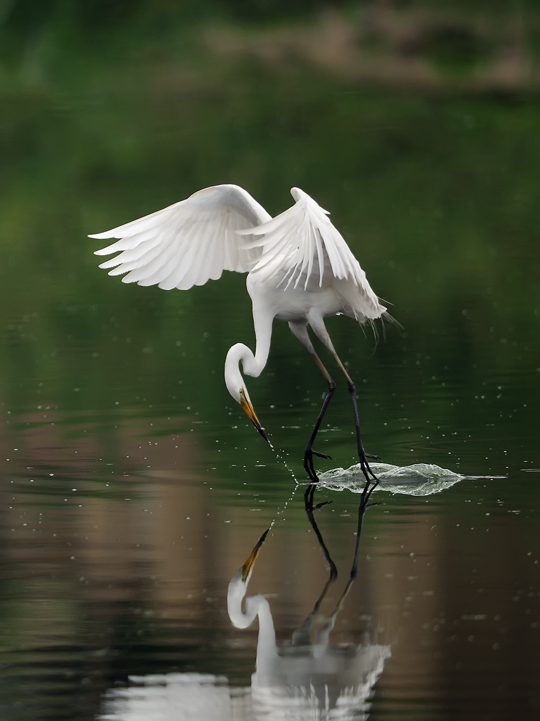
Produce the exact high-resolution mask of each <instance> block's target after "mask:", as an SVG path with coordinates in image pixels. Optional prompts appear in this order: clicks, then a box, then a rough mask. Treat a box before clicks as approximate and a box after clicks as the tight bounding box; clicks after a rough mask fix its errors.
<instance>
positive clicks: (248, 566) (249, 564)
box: [242, 528, 270, 583]
mask: <svg viewBox="0 0 540 721" xmlns="http://www.w3.org/2000/svg"><path fill="white" fill-rule="evenodd" d="M269 530H270V529H269V528H267V529H266V531H265V532H264V533H263V534H262V536H261V537H260V538H259V540H258V541H257V545H256V546H255V548H254V549H253V551H251V553H250V555H249V558H248V559H247V561H246V562H245V563H244V565H243V566H242V582H243V583H246V581H247V579H248V576H249V574H250V573H251V571H252V569H253V566H254V565H255V561H256V560H257V556H258V555H259V553H260V551H261V546H262V545H263V543H264V541H265V539H266V536H267V535H268V531H269Z"/></svg>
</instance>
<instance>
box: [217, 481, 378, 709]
mask: <svg viewBox="0 0 540 721" xmlns="http://www.w3.org/2000/svg"><path fill="white" fill-rule="evenodd" d="M375 486H376V483H372V484H366V487H365V489H364V492H363V494H362V496H361V501H360V506H359V509H358V529H357V531H358V532H357V536H356V544H355V550H354V560H353V563H352V568H351V572H350V576H349V580H348V582H347V585H346V586H345V589H344V591H343V593H342V595H341V597H340V598H339V600H338V602H337V604H336V606H335V609H334V611H333V613H332V614H331V615H330V616H329V618H328V620H327V621H326V623H325V624H324V625H323V626H322V628H320V630H319V631H318V632H315V631H314V622H315V619H316V617H317V614H318V612H319V609H320V606H321V604H322V602H323V600H324V598H325V596H326V595H327V593H328V589H329V588H330V586H331V585H332V584H333V583H334V582H335V581H336V579H337V569H336V566H335V564H334V562H333V560H332V558H331V556H330V553H329V551H328V548H327V546H326V544H325V542H324V539H323V537H322V534H321V532H320V530H319V528H318V526H317V523H316V521H315V516H314V512H315V511H317V510H318V509H319V508H320V507H322V506H323V505H325V503H323V504H318V505H314V503H313V498H314V493H315V488H316V485H315V484H311V485H310V486H308V488H307V490H306V493H305V496H304V500H305V508H306V514H307V516H308V519H309V521H310V524H311V526H312V528H313V530H314V531H315V534H316V536H317V539H318V542H319V544H320V546H321V549H322V551H323V553H324V556H325V558H326V560H327V562H328V564H329V568H330V572H329V578H328V581H327V582H326V584H325V586H324V589H323V591H322V593H321V594H320V596H319V598H318V599H317V601H316V602H315V605H314V607H313V610H312V611H311V613H310V614H309V615H308V616H307V618H306V620H305V621H304V623H303V624H302V625H301V626H300V627H299V628H298V629H297V630H296V631H295V632H294V634H293V636H292V641H291V642H290V643H289V644H285V645H281V646H279V647H278V645H277V644H276V634H275V629H274V623H273V619H272V612H271V609H270V605H269V603H268V601H267V600H266V598H265V597H264V596H262V595H256V596H248V598H247V599H246V601H245V609H244V610H242V601H243V599H244V596H245V595H246V592H247V587H248V584H249V579H250V577H251V574H252V572H253V567H254V564H255V561H256V560H257V557H258V555H259V552H260V550H261V547H262V544H263V543H264V540H265V538H266V533H267V532H265V533H264V534H263V536H262V537H261V538H260V539H259V541H258V543H257V545H256V546H255V548H254V549H253V551H252V553H251V555H250V556H249V558H248V559H247V561H246V562H245V564H244V565H243V566H242V568H241V569H240V571H239V572H238V573H237V574H236V576H234V578H233V579H232V580H231V582H230V584H229V591H228V597H227V607H228V611H229V616H230V619H231V621H232V622H233V624H234V625H235V626H236V627H237V628H247V627H248V626H250V625H251V624H252V623H253V621H254V620H255V618H257V617H258V620H259V637H258V642H257V660H256V670H255V673H254V674H253V676H252V683H251V691H252V702H253V712H254V716H255V718H256V719H261V720H262V719H268V721H270V720H271V719H280V721H282V720H283V719H290V720H291V721H293V720H294V721H297V720H298V721H304V719H305V720H306V721H307V719H310V720H312V719H313V721H315V719H317V720H318V719H321V720H323V719H335V718H339V719H349V720H351V721H352V719H365V718H367V711H368V708H369V703H368V699H369V697H370V695H371V691H372V689H373V686H374V684H375V682H376V681H377V679H378V677H379V676H380V674H381V672H382V670H383V667H384V662H385V659H386V658H387V657H388V656H389V655H390V647H389V646H382V645H378V644H372V643H368V642H366V643H362V644H348V645H343V644H342V645H334V646H333V645H331V643H330V634H331V631H332V629H333V628H334V625H335V623H336V619H337V617H338V614H339V612H340V610H341V608H342V607H343V604H344V602H345V599H346V597H347V595H348V593H349V591H350V589H351V586H352V584H353V582H354V581H355V579H356V576H357V571H358V553H359V547H360V538H361V532H362V526H363V521H364V515H365V513H366V511H367V509H368V508H369V507H370V505H371V504H370V502H369V501H370V497H371V493H372V491H373V489H374V488H375Z"/></svg>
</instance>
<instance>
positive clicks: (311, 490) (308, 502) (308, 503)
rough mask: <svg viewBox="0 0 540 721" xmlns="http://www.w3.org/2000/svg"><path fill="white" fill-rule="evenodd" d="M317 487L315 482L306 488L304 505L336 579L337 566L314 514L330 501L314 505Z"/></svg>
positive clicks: (331, 574) (331, 577)
mask: <svg viewBox="0 0 540 721" xmlns="http://www.w3.org/2000/svg"><path fill="white" fill-rule="evenodd" d="M315 489H316V486H315V485H313V484H310V485H309V486H308V487H307V488H306V492H305V493H304V506H305V509H306V515H307V517H308V521H309V523H310V525H311V527H312V528H313V530H314V531H315V535H316V536H317V541H318V542H319V546H320V547H321V550H322V552H323V554H324V557H325V559H326V562H327V563H328V565H329V566H330V579H331V580H334V579H336V578H337V575H338V573H337V567H336V564H335V563H334V561H333V560H332V558H331V556H330V553H329V551H328V548H327V547H326V544H325V542H324V540H323V537H322V534H321V532H320V531H319V527H318V526H317V522H316V520H315V517H314V515H313V511H316V510H318V509H319V508H321V507H322V506H325V505H326V504H327V503H328V501H326V502H324V503H319V504H317V505H316V506H314V505H313V496H314V495H315Z"/></svg>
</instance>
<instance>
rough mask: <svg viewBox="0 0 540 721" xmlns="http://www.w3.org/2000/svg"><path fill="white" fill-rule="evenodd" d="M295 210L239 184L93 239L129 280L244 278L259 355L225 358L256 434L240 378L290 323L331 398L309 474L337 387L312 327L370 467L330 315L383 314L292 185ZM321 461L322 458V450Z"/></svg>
mask: <svg viewBox="0 0 540 721" xmlns="http://www.w3.org/2000/svg"><path fill="white" fill-rule="evenodd" d="M291 194H292V196H293V198H294V199H295V201H296V203H295V205H294V206H292V207H291V208H289V209H288V210H286V211H285V212H283V213H281V214H280V215H278V216H276V217H275V218H271V216H270V215H269V214H268V213H267V212H266V211H265V210H264V208H263V207H262V206H261V205H260V204H259V203H257V201H256V200H254V198H252V197H251V195H249V193H247V192H246V191H245V190H243V189H242V188H239V187H238V186H236V185H217V186H214V187H211V188H205V189H204V190H200V191H198V192H197V193H194V194H193V195H192V196H190V197H189V198H187V199H186V200H183V201H181V202H179V203H176V204H174V205H171V206H169V207H168V208H164V209H163V210H160V211H158V212H157V213H153V214H151V215H148V216H145V217H144V218H140V219H138V220H134V221H133V222H131V223H127V224H126V225H122V226H120V227H118V228H114V229H113V230H110V231H107V232H105V233H99V234H97V235H92V236H90V237H92V238H100V239H101V238H119V240H118V241H117V242H115V243H113V244H112V245H110V246H108V247H106V248H103V249H101V250H98V251H96V254H97V255H107V254H110V253H114V252H116V251H120V253H119V255H117V256H115V257H114V258H112V259H111V260H108V261H106V262H105V263H102V264H101V266H100V267H101V268H111V270H110V273H109V274H110V275H119V274H122V273H125V274H126V275H124V277H123V279H122V280H123V282H125V283H132V282H137V283H138V284H139V285H159V287H160V288H163V289H165V290H170V289H172V288H178V289H180V290H186V289H188V288H191V287H192V286H193V285H202V284H204V283H206V281H207V280H209V279H217V278H219V277H220V276H221V274H222V273H223V271H224V270H232V271H237V272H247V273H248V276H247V290H248V292H249V295H250V297H251V300H252V303H253V321H254V326H255V335H256V349H255V353H253V352H252V351H251V349H250V348H248V347H247V346H246V345H244V344H242V343H237V344H236V345H233V346H232V347H231V348H230V350H229V352H228V354H227V358H226V361H225V382H226V384H227V388H228V390H229V392H230V394H231V396H232V397H233V398H234V399H235V400H236V401H237V402H239V403H240V404H241V405H242V407H243V409H244V410H245V411H246V413H247V415H248V416H249V418H250V419H251V420H252V421H253V423H254V424H255V426H256V428H257V429H258V430H259V431H260V432H261V433H262V435H263V436H265V437H266V435H265V433H264V430H263V429H262V427H261V425H260V423H259V421H258V418H257V416H256V414H255V411H254V409H253V405H252V404H251V401H250V398H249V394H248V392H247V389H246V387H245V383H244V381H243V378H242V374H241V372H240V364H242V370H243V372H244V373H245V374H246V375H249V376H253V377H258V376H259V375H260V374H261V372H262V371H263V369H264V367H265V365H266V363H267V360H268V354H269V351H270V342H271V337H272V322H273V320H274V318H278V319H279V320H283V321H286V322H288V323H289V326H290V328H291V330H292V332H293V333H294V334H295V335H296V337H297V338H298V339H299V340H300V341H301V342H302V343H303V345H304V346H305V347H306V348H307V350H308V351H309V352H310V353H311V355H312V356H313V357H314V358H315V361H316V363H317V365H318V366H319V368H320V369H321V371H322V372H323V374H324V376H325V378H326V380H327V382H328V394H327V398H326V399H325V402H324V404H323V408H322V409H321V413H320V414H319V418H318V419H317V424H316V426H315V429H314V431H313V433H312V435H311V437H310V440H309V441H308V445H307V447H306V454H305V466H306V469H307V471H308V473H309V474H310V476H311V477H312V478H314V477H315V478H316V474H315V471H314V468H313V462H312V455H313V454H314V453H315V454H316V452H315V451H313V448H312V446H313V442H314V439H315V436H316V433H317V431H318V428H319V426H320V423H321V421H322V417H323V415H324V412H325V410H326V407H327V405H328V403H329V400H330V398H331V396H332V394H333V392H334V389H335V384H334V382H333V381H332V379H331V377H330V375H329V374H328V371H327V370H326V369H325V368H324V366H323V364H322V362H321V360H320V359H319V357H318V356H317V354H316V352H315V349H314V348H313V345H312V343H311V340H310V338H309V336H308V332H307V326H308V325H309V326H310V327H311V328H312V329H313V331H314V332H315V334H316V335H317V336H318V337H319V338H320V340H321V341H322V342H323V343H324V345H325V346H326V347H327V348H328V349H329V350H330V352H331V353H332V354H333V355H334V357H335V358H336V361H337V362H338V365H339V367H340V368H341V370H342V371H343V373H344V374H345V376H346V378H347V382H348V385H349V391H350V392H351V397H352V398H353V405H354V410H355V424H356V430H357V441H358V451H359V455H360V461H361V463H362V464H363V467H365V469H366V470H365V473H366V477H367V476H368V473H367V472H368V471H369V466H368V464H367V460H366V454H365V452H364V449H363V445H362V442H361V439H360V429H359V424H358V413H357V409H356V395H355V389H354V384H353V382H352V380H351V379H350V377H349V375H348V374H347V372H346V370H345V368H344V367H343V365H342V363H341V361H340V360H339V358H338V356H337V353H336V351H335V349H334V346H333V344H332V341H331V339H330V337H329V335H328V333H327V331H326V328H325V325H324V320H323V319H324V318H325V317H326V316H329V315H336V314H339V313H342V314H344V315H347V316H350V317H352V318H354V319H356V320H357V321H359V322H360V323H364V322H366V321H369V322H372V321H373V320H375V319H377V318H380V317H381V316H382V315H383V314H384V313H385V311H386V308H385V307H384V306H383V305H381V303H380V302H379V299H378V298H377V296H376V295H375V293H374V292H373V290H372V289H371V286H370V285H369V283H368V281H367V279H366V275H365V273H364V271H363V270H362V268H361V267H360V264H359V263H358V261H357V260H356V258H355V257H354V255H353V254H352V253H351V251H350V249H349V247H348V246H347V244H346V242H345V240H344V239H343V238H342V236H341V235H340V233H339V232H338V231H337V230H336V228H335V227H334V226H333V225H332V223H331V222H330V220H329V218H328V213H327V211H325V210H323V209H322V208H321V207H320V206H319V205H318V204H317V203H316V202H315V201H314V200H313V199H312V198H310V196H309V195H307V193H304V192H303V191H302V190H300V189H299V188H293V189H292V190H291ZM316 455H320V454H316Z"/></svg>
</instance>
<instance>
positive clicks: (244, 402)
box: [240, 388, 270, 443]
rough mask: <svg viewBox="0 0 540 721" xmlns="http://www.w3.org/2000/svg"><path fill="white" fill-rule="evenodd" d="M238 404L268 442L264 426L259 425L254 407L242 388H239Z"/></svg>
mask: <svg viewBox="0 0 540 721" xmlns="http://www.w3.org/2000/svg"><path fill="white" fill-rule="evenodd" d="M240 405H241V406H242V408H243V410H244V413H245V414H246V416H247V417H248V418H249V420H250V421H251V422H252V423H253V425H254V426H255V428H256V429H257V430H258V431H259V433H260V434H261V436H262V437H263V438H264V440H265V441H267V442H268V443H270V441H269V440H268V436H267V435H266V433H265V430H264V428H263V427H262V426H261V424H260V422H259V419H258V418H257V414H256V413H255V409H254V408H253V406H252V404H251V401H249V400H248V399H247V396H246V393H245V391H244V389H243V388H242V389H241V390H240Z"/></svg>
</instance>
